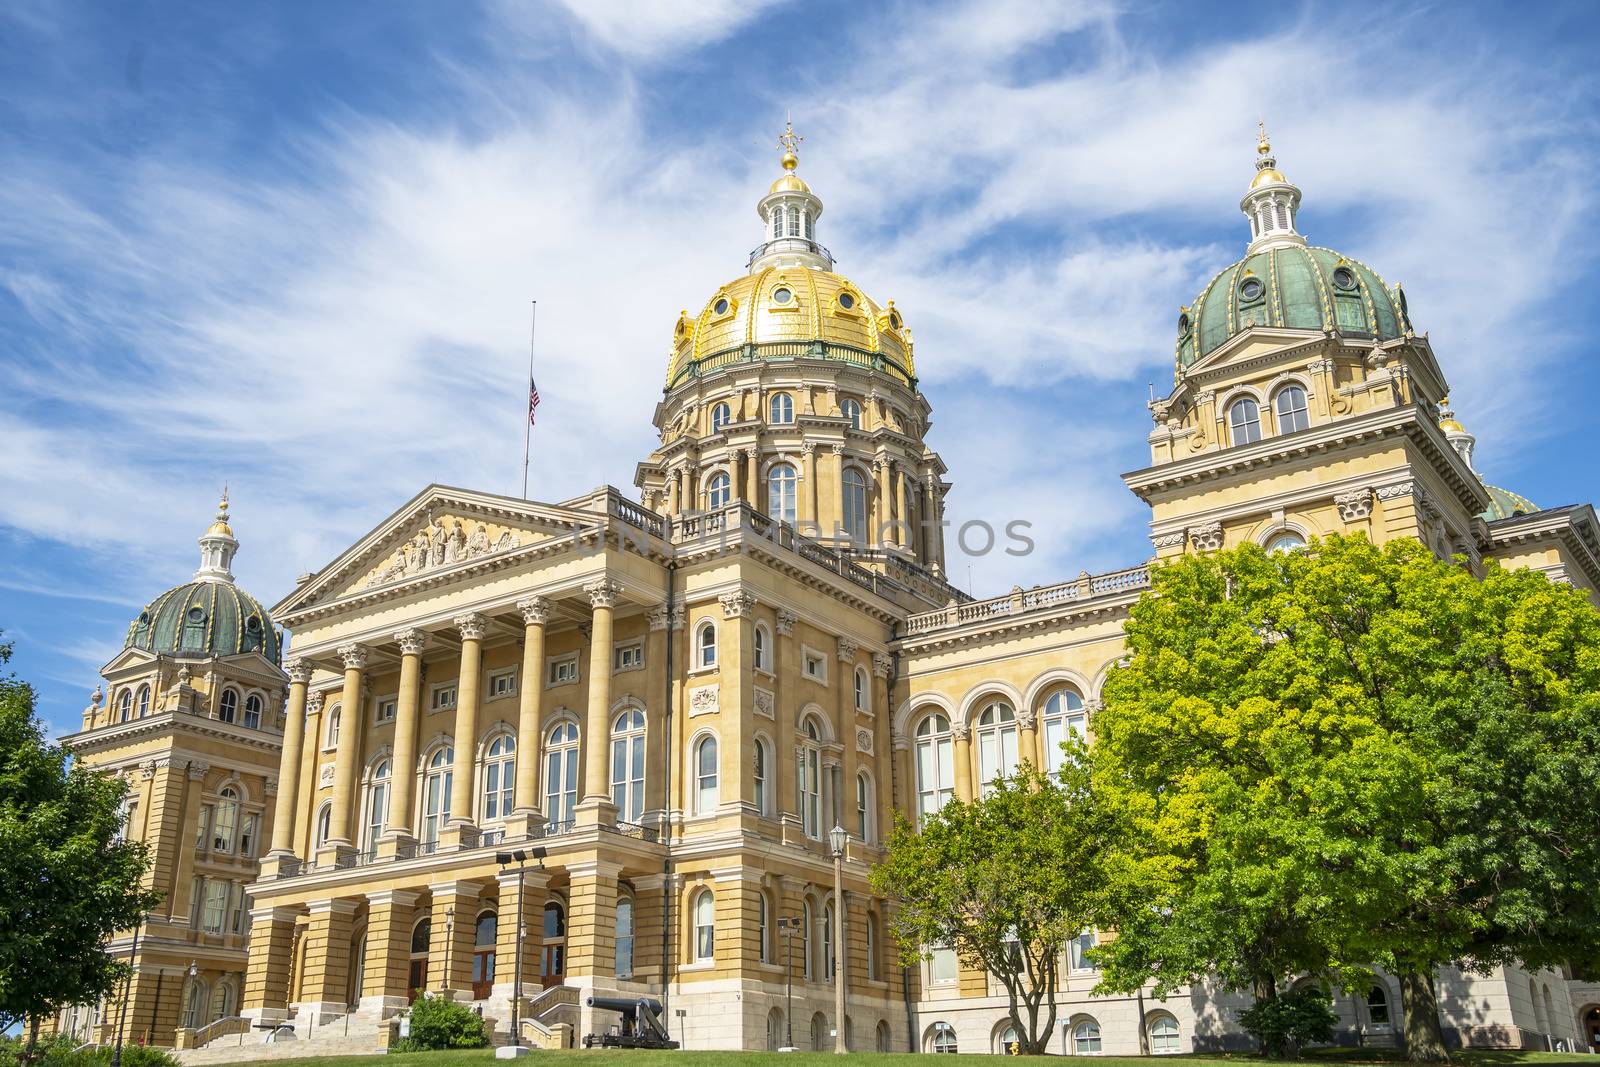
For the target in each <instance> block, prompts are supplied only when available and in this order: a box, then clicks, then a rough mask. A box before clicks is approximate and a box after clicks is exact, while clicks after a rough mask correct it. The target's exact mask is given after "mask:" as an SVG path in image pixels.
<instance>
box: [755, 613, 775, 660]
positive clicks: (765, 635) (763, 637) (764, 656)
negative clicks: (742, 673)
mask: <svg viewBox="0 0 1600 1067" xmlns="http://www.w3.org/2000/svg"><path fill="white" fill-rule="evenodd" d="M753 640H754V642H755V662H756V670H758V671H770V670H772V633H771V631H769V630H768V629H767V624H766V623H764V622H758V623H756V628H755V637H754V639H753Z"/></svg>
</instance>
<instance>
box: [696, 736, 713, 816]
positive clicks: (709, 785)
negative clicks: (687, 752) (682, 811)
mask: <svg viewBox="0 0 1600 1067" xmlns="http://www.w3.org/2000/svg"><path fill="white" fill-rule="evenodd" d="M717 774H718V759H717V739H716V738H715V737H713V736H710V735H707V736H705V737H702V738H701V739H700V740H699V742H698V743H697V744H696V745H695V747H694V792H695V805H694V810H695V814H696V815H710V814H713V813H714V812H715V811H716V810H717V804H718V803H719V791H718V788H717Z"/></svg>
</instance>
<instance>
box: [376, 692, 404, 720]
mask: <svg viewBox="0 0 1600 1067" xmlns="http://www.w3.org/2000/svg"><path fill="white" fill-rule="evenodd" d="M399 703H400V702H399V700H398V698H396V697H382V698H380V699H379V700H378V710H377V711H376V712H375V713H373V716H372V721H373V722H394V713H395V709H396V708H397V707H398V706H399Z"/></svg>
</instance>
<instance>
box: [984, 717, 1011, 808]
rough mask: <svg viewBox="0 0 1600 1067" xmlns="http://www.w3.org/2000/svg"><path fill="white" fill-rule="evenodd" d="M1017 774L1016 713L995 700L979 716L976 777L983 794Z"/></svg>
mask: <svg viewBox="0 0 1600 1067" xmlns="http://www.w3.org/2000/svg"><path fill="white" fill-rule="evenodd" d="M1016 773H1017V716H1016V713H1015V712H1013V711H1012V710H1011V705H1009V704H1005V703H1002V702H1000V701H996V702H995V703H993V704H990V705H989V706H988V707H986V708H984V709H983V713H982V714H981V715H979V716H978V780H979V783H980V786H981V788H982V790H983V792H984V793H985V794H987V793H988V792H989V791H990V790H991V789H993V788H994V786H995V783H996V782H998V781H999V780H1000V779H1002V778H1008V777H1010V776H1011V775H1013V774H1016Z"/></svg>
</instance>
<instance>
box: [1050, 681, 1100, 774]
mask: <svg viewBox="0 0 1600 1067" xmlns="http://www.w3.org/2000/svg"><path fill="white" fill-rule="evenodd" d="M1041 718H1042V719H1043V724H1044V764H1045V769H1046V770H1047V771H1049V772H1050V773H1051V774H1054V773H1055V772H1056V771H1058V770H1060V769H1061V765H1062V764H1063V763H1064V762H1065V761H1066V758H1067V754H1066V752H1065V751H1064V750H1063V749H1062V747H1061V746H1062V745H1064V744H1066V743H1067V738H1069V737H1075V738H1077V739H1078V740H1079V741H1085V740H1087V739H1088V736H1089V716H1088V713H1087V712H1086V711H1085V710H1084V707H1083V697H1081V696H1079V695H1078V693H1077V690H1074V689H1058V690H1057V691H1056V692H1054V693H1052V694H1050V699H1049V700H1046V701H1045V702H1044V715H1043V716H1041Z"/></svg>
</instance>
